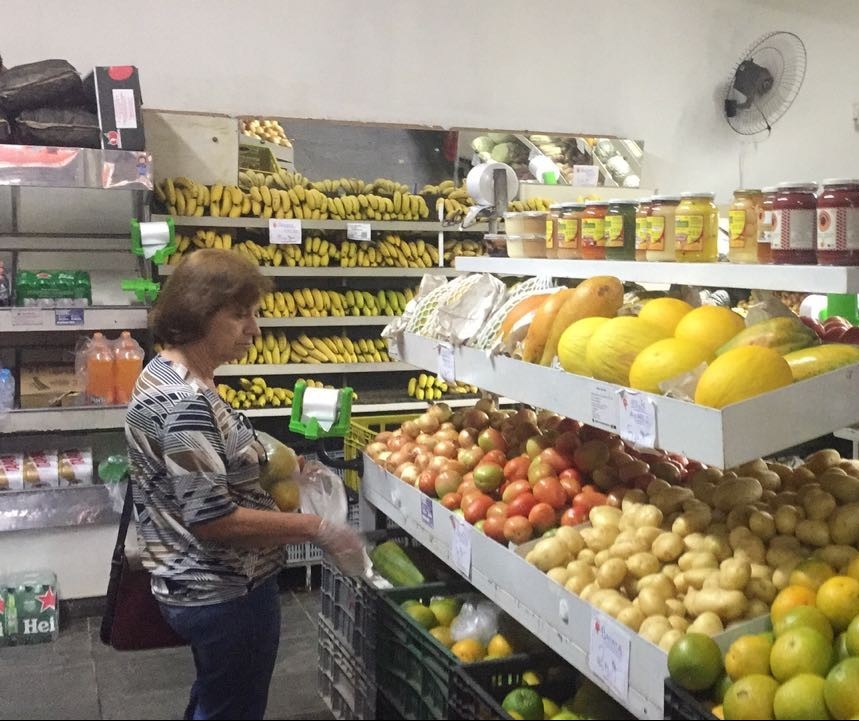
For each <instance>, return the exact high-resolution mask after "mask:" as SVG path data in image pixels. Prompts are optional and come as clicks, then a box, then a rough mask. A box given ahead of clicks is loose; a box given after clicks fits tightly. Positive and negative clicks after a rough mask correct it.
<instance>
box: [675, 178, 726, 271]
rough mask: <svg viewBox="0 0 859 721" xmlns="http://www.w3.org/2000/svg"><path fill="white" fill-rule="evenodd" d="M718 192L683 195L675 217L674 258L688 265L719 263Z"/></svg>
mask: <svg viewBox="0 0 859 721" xmlns="http://www.w3.org/2000/svg"><path fill="white" fill-rule="evenodd" d="M715 197H716V195H715V194H714V193H681V194H680V205H678V206H677V215H676V216H675V217H674V240H675V249H674V257H675V258H676V259H677V260H678V261H681V262H685V263H715V262H716V260H717V259H718V257H719V249H718V234H719V211H718V210H717V209H716V205H715V203H713V200H714V199H715Z"/></svg>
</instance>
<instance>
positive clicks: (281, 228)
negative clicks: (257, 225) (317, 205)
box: [268, 218, 301, 245]
mask: <svg viewBox="0 0 859 721" xmlns="http://www.w3.org/2000/svg"><path fill="white" fill-rule="evenodd" d="M268 241H269V243H272V244H275V245H301V221H300V220H294V219H289V220H286V219H278V218H269V219H268Z"/></svg>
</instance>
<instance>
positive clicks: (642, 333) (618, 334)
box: [585, 316, 668, 386]
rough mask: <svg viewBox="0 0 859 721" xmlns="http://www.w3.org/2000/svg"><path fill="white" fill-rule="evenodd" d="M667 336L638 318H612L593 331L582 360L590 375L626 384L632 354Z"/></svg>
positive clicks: (632, 358)
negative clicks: (586, 365)
mask: <svg viewBox="0 0 859 721" xmlns="http://www.w3.org/2000/svg"><path fill="white" fill-rule="evenodd" d="M667 335H668V333H666V332H665V331H664V330H663V329H662V328H660V327H659V326H655V325H652V324H651V323H648V322H647V321H644V320H641V318H635V317H633V316H621V317H620V318H612V319H611V320H609V321H608V322H607V323H603V324H602V325H601V326H600V327H599V328H597V329H596V330H595V331H594V334H593V335H592V336H591V338H590V340H589V341H588V345H587V349H586V351H585V361H586V363H587V364H588V367H589V368H590V369H591V374H592V375H593V377H594V378H597V379H599V380H601V381H609V382H610V383H618V384H619V385H622V386H626V385H629V369H630V367H631V366H632V363H633V361H635V358H636V356H637V355H638V354H639V353H640V352H641V351H643V350H644V349H645V348H647V346H649V345H650V344H651V343H655V342H656V341H658V340H662V339H663V338H665V337H666V336H667Z"/></svg>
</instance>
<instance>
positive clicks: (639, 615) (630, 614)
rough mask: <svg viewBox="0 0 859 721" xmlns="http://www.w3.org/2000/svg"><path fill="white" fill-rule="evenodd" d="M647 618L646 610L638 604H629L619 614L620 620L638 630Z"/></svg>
mask: <svg viewBox="0 0 859 721" xmlns="http://www.w3.org/2000/svg"><path fill="white" fill-rule="evenodd" d="M645 618H646V616H645V615H644V612H643V611H642V610H641V609H640V608H637V607H636V606H627V607H626V608H625V609H623V610H622V611H621V612H620V613H619V614H617V620H618V621H620V622H621V623H622V624H623V625H624V626H628V627H629V628H631V629H632V630H633V631H636V632H638V629H640V628H641V624H642V623H644V619H645Z"/></svg>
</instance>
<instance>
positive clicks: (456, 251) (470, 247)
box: [444, 240, 485, 263]
mask: <svg viewBox="0 0 859 721" xmlns="http://www.w3.org/2000/svg"><path fill="white" fill-rule="evenodd" d="M484 254H485V250H484V247H483V243H479V242H477V241H476V240H446V241H445V242H444V259H445V262H446V263H449V262H450V261H451V260H453V258H456V257H457V256H461V255H465V256H471V257H474V256H477V255H484Z"/></svg>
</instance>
